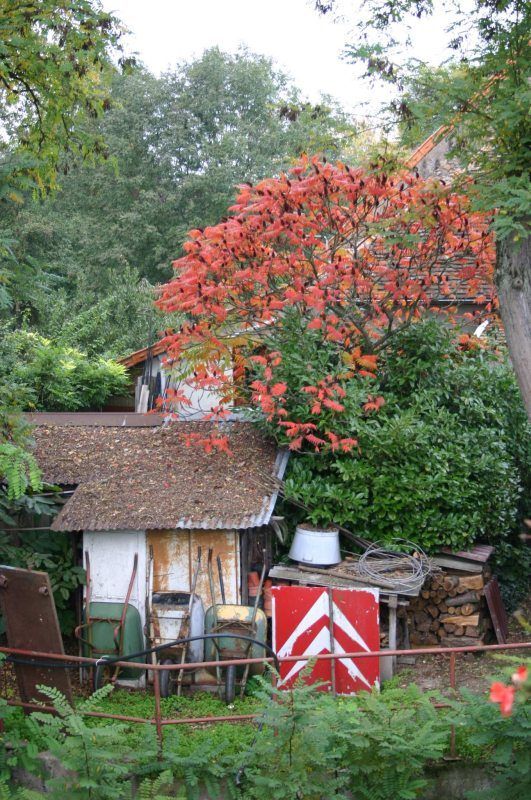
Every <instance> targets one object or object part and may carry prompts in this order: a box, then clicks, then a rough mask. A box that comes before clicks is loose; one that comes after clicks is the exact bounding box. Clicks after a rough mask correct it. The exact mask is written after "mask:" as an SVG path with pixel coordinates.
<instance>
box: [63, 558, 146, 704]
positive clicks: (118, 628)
mask: <svg viewBox="0 0 531 800" xmlns="http://www.w3.org/2000/svg"><path fill="white" fill-rule="evenodd" d="M85 562H86V573H87V584H86V585H87V588H86V596H85V608H84V614H83V623H82V624H81V625H78V626H77V628H76V629H75V636H76V638H77V639H78V640H79V642H80V645H81V652H82V654H83V655H84V656H87V657H89V658H97V659H101V665H96V666H95V668H94V669H93V671H92V683H93V688H94V690H96V689H99V688H100V686H101V685H102V684H103V683H104V682H106V681H107V680H110V681H112V682H113V683H114V682H115V681H116V680H117V679H118V677H120V680H130V681H138V679H139V675H140V674H141V672H140V671H139V670H138V669H133V668H131V669H128V668H127V667H116V666H114V665H112V664H110V665H106V664H105V656H115V657H119V656H122V655H124V654H126V653H135V652H136V653H137V652H139V651H140V650H143V649H144V636H143V634H142V621H141V619H140V614H139V612H138V609H137V608H135V607H134V606H133V605H131V603H130V602H129V600H130V599H131V593H132V591H133V585H134V581H135V577H136V572H137V566H138V555H137V554H136V553H135V557H134V561H133V570H132V573H131V579H130V581H129V586H128V589H127V594H126V597H125V601H124V602H123V603H110V602H99V601H96V602H95V601H93V600H92V599H91V581H90V560H89V554H88V552H86V553H85ZM131 661H135V662H137V663H139V664H143V663H145V659H144V658H142V657H138V658H134V659H131Z"/></svg>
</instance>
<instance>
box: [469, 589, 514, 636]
mask: <svg viewBox="0 0 531 800" xmlns="http://www.w3.org/2000/svg"><path fill="white" fill-rule="evenodd" d="M485 597H486V598H487V605H488V607H489V613H490V616H491V619H492V624H493V625H494V632H495V634H496V639H497V641H498V643H499V644H505V643H506V642H507V637H508V635H509V625H508V621H507V612H506V611H505V606H504V605H503V600H502V597H501V594H500V586H499V584H498V580H497V578H491V580H490V581H489V582H488V583H487V585H486V586H485ZM468 619H470V617H469V618H468Z"/></svg>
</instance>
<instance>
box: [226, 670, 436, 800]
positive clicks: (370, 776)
mask: <svg viewBox="0 0 531 800" xmlns="http://www.w3.org/2000/svg"><path fill="white" fill-rule="evenodd" d="M271 693H272V695H273V696H272V697H271ZM271 699H272V700H273V701H274V702H271ZM263 700H264V703H265V707H264V712H263V716H262V718H261V720H260V722H261V724H262V728H261V729H260V731H259V733H258V734H257V737H256V741H255V742H254V744H253V746H252V747H251V748H250V750H249V751H248V753H247V754H246V755H245V757H242V766H244V768H245V769H244V778H243V789H244V796H245V797H246V798H257V799H258V798H263V797H264V796H270V797H275V798H279V799H282V800H284V799H285V800H297V798H301V797H304V798H329V797H337V798H342V797H343V798H346V797H348V796H353V797H356V798H357V800H369V798H370V800H389V798H391V797H392V798H393V800H408V799H409V798H414V797H417V796H418V793H419V790H420V789H421V788H422V787H423V786H425V785H426V784H427V780H426V779H425V778H424V777H423V775H422V773H423V770H424V768H425V767H426V765H427V763H428V762H429V760H430V759H436V758H440V757H441V756H442V755H443V753H444V751H445V749H446V748H447V745H448V736H449V733H448V725H447V723H446V722H445V721H444V720H442V719H441V718H440V717H439V716H438V714H437V711H436V709H435V708H434V707H433V705H432V703H431V700H430V696H429V695H428V694H422V693H421V692H420V691H419V690H418V689H417V688H416V687H414V686H411V687H409V688H408V689H406V690H403V689H392V690H390V691H386V692H382V693H381V694H380V693H379V692H377V691H374V692H360V693H359V694H357V695H356V697H354V698H349V699H346V698H345V699H339V700H336V699H334V698H333V697H332V696H331V695H330V694H327V693H321V692H316V691H315V688H313V687H307V686H303V685H302V684H300V685H298V686H297V687H296V688H295V689H294V690H293V691H292V692H281V691H277V690H271V689H267V690H266V692H265V693H264V695H263ZM266 764H274V769H265V768H264V765H266ZM350 793H352V794H350Z"/></svg>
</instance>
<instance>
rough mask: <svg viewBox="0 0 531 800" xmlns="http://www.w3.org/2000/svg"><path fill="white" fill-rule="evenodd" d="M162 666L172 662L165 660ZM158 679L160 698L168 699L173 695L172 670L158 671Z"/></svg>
mask: <svg viewBox="0 0 531 800" xmlns="http://www.w3.org/2000/svg"><path fill="white" fill-rule="evenodd" d="M162 664H163V665H165V664H173V661H172V660H171V659H169V658H167V659H166V660H165V661H163V662H162ZM159 677H160V696H161V697H170V695H172V694H173V670H171V669H161V670H159Z"/></svg>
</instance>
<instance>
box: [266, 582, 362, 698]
mask: <svg viewBox="0 0 531 800" xmlns="http://www.w3.org/2000/svg"><path fill="white" fill-rule="evenodd" d="M329 609H330V607H329V600H328V594H327V592H322V594H321V595H320V596H319V597H318V598H317V600H316V601H315V603H314V604H313V606H312V607H311V608H310V610H309V611H308V612H307V613H306V614H305V616H304V617H303V618H302V620H301V621H300V622H299V624H298V625H297V627H296V628H295V630H293V631H292V633H291V635H290V636H289V638H288V639H287V640H286V641H285V642H284V644H283V645H282V647H281V648H280V650H279V651H278V656H279V657H280V658H283V657H284V656H287V655H291V654H292V651H293V646H294V645H295V643H296V642H297V640H298V639H299V637H300V636H301V635H302V634H303V633H305V632H306V631H307V630H308V629H309V628H310V627H311V626H312V625H313V624H314V623H315V622H317V621H318V620H319V619H321V617H326V618H327V619H328V618H329ZM333 615H334V624H336V625H337V626H338V628H340V630H342V631H343V632H344V633H345V634H346V635H347V636H348V637H349V638H350V639H351V640H353V641H355V642H356V643H357V644H358V645H359V646H360V647H361V648H362V649H363V650H365V651H367V652H368V651H369V650H370V647H369V645H368V644H367V642H366V641H365V640H364V639H363V638H362V636H360V634H359V633H358V631H357V630H356V629H355V628H354V626H353V625H352V623H351V622H350V620H349V619H347V617H346V616H345V615H344V614H343V612H342V611H341V609H340V608H338V606H337V605H336V603H334V604H333ZM323 650H327V651H328V652H331V650H332V648H331V642H330V629H329V628H328V627H325V626H323V627H322V628H321V630H320V631H319V633H317V634H316V636H315V637H314V639H313V641H312V642H311V643H310V644H309V645H308V647H307V648H306V650H305V653H306V654H308V655H311V656H316V655H319V653H322V651H323ZM334 650H335V652H336V653H346V650H345V649H344V648H343V647H342V645H341V644H340V643H339V642H338V641H337V639H336V638H335V636H334ZM339 660H340V662H341V663H342V664H343V666H344V667H345V669H346V670H347V672H348V674H349V675H350V677H351V678H357V679H358V680H360V681H362V683H364V684H365V685H366V686H367V687H368V688H369V689H370V688H371V684H370V683H369V681H368V680H367V678H366V677H365V675H363V673H362V672H361V671H360V669H359V668H358V667H357V666H356V664H355V663H354V661H353V660H352V659H351V658H341V659H339ZM306 664H307V661H306V660H302V661H296V662H295V663H294V665H293V666H292V668H291V669H290V671H289V672H288V674H287V675H286V676H285V678H283V679H282V680H281V681H280V683H279V686H281V685H282V684H284V683H287V681H289V680H290V679H291V678H293V677H295V676H296V675H297V674H298V673H299V672H300V671H301V669H303V668H304V666H305V665H306Z"/></svg>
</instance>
